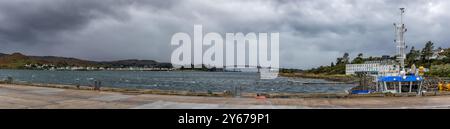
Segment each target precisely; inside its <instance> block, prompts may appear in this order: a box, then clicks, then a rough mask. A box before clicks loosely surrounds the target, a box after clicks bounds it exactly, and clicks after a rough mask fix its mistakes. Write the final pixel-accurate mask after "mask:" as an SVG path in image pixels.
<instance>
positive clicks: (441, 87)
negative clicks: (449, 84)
mask: <svg viewBox="0 0 450 129" xmlns="http://www.w3.org/2000/svg"><path fill="white" fill-rule="evenodd" d="M442 85H443V84H442V83H441V82H439V84H438V89H439V91H442V90H443V89H444V87H443V86H442Z"/></svg>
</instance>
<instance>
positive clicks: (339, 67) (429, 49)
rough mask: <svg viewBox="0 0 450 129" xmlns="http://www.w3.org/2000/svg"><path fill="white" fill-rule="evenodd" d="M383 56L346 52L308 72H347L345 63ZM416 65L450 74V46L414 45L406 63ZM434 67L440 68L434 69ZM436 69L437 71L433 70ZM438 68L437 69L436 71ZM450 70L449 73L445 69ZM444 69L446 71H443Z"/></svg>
mask: <svg viewBox="0 0 450 129" xmlns="http://www.w3.org/2000/svg"><path fill="white" fill-rule="evenodd" d="M435 50H441V51H439V52H438V54H439V55H438V57H441V58H433V57H434V56H436V55H434V54H435V52H434V51H435ZM395 58H396V57H395V56H394V57H389V59H395ZM381 59H382V57H372V56H371V57H368V58H364V57H363V53H359V54H358V55H357V56H356V57H355V58H354V59H353V60H351V59H350V54H349V53H348V52H346V53H344V55H343V56H342V57H338V58H337V59H336V63H335V62H331V63H330V65H326V66H319V67H317V68H312V69H310V70H307V71H306V72H308V73H316V74H345V65H346V64H363V63H364V62H365V61H373V60H381ZM413 64H414V65H416V66H424V67H426V68H430V72H431V73H432V74H433V73H435V74H436V73H438V72H439V74H438V76H450V70H448V69H450V68H449V67H450V48H446V49H442V48H441V47H439V48H438V49H435V46H434V43H433V42H431V41H428V42H426V43H425V46H424V47H423V48H422V49H421V50H416V48H415V47H414V46H412V47H411V48H410V49H409V52H408V53H407V54H406V59H405V65H406V67H409V66H411V65H413ZM433 67H436V68H440V69H433ZM442 67H443V69H442ZM433 70H435V72H433ZM436 70H437V71H436ZM446 70H447V71H449V72H448V73H447V72H445V71H446ZM442 71H444V72H443V73H442Z"/></svg>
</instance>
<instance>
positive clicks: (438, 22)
mask: <svg viewBox="0 0 450 129" xmlns="http://www.w3.org/2000/svg"><path fill="white" fill-rule="evenodd" d="M400 7H405V8H407V10H406V16H405V21H406V24H407V27H408V30H409V31H408V32H407V34H406V39H407V43H408V45H409V46H416V48H417V47H419V48H420V47H422V46H423V44H424V42H426V41H427V40H433V41H434V42H435V43H436V45H437V46H442V47H449V45H448V42H450V38H448V36H447V34H448V33H450V31H449V30H448V29H446V28H450V24H447V22H448V21H449V20H450V15H449V14H447V12H449V11H450V9H449V8H448V7H450V4H449V2H448V1H445V0H396V1H392V0H279V1H269V0H267V1H265V0H239V1H238V0H218V1H210V0H161V1H156V0H14V1H9V0H0V45H2V47H0V52H15V51H20V52H23V53H27V54H34V55H57V56H71V57H77V58H84V59H95V60H115V59H127V58H138V59H155V60H158V61H169V60H170V54H171V52H172V50H173V48H174V47H171V46H170V45H169V42H170V38H171V36H172V35H173V34H174V33H177V32H187V33H190V34H192V32H193V25H194V24H202V25H203V31H204V32H205V33H206V32H219V33H221V34H224V33H227V32H229V33H236V32H244V33H248V32H269V33H270V32H280V36H281V38H280V49H281V50H280V63H281V65H282V66H287V67H296V68H310V67H314V66H318V65H327V64H329V63H330V62H331V61H334V60H335V58H336V57H338V56H341V55H342V54H343V53H344V52H349V53H350V54H351V55H352V56H355V55H356V54H358V53H365V54H366V55H367V56H379V55H385V54H391V55H392V54H393V53H395V44H393V39H394V32H393V26H392V23H393V22H396V21H398V20H399V10H398V8H400Z"/></svg>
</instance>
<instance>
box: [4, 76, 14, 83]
mask: <svg viewBox="0 0 450 129" xmlns="http://www.w3.org/2000/svg"><path fill="white" fill-rule="evenodd" d="M13 80H14V79H13V78H12V77H11V76H8V77H6V84H12V83H13Z"/></svg>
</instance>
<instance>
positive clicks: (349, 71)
mask: <svg viewBox="0 0 450 129" xmlns="http://www.w3.org/2000/svg"><path fill="white" fill-rule="evenodd" d="M358 72H364V73H369V74H370V75H377V76H381V75H383V76H387V75H391V76H392V75H396V74H398V73H399V67H398V66H395V65H392V64H380V63H366V64H347V65H346V66H345V74H346V75H355V74H356V73H358Z"/></svg>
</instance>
